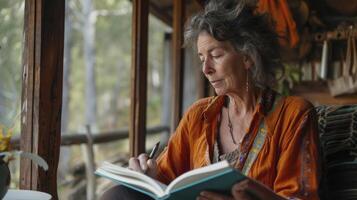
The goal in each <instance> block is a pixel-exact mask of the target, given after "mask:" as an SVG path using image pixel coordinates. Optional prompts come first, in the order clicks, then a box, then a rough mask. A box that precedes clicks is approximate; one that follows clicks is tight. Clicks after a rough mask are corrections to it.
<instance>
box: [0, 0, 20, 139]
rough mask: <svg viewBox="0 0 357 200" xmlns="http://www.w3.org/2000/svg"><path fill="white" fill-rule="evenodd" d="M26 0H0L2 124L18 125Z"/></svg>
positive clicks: (0, 96) (0, 116) (16, 130)
mask: <svg viewBox="0 0 357 200" xmlns="http://www.w3.org/2000/svg"><path fill="white" fill-rule="evenodd" d="M23 20H24V1H23V0H12V1H6V0H0V71H1V73H0V123H1V124H3V125H5V126H7V127H13V126H14V125H15V126H16V127H17V128H16V129H15V132H18V129H19V128H18V127H19V120H18V119H19V118H17V116H18V113H19V110H20V100H21V72H22V70H21V56H22V47H23V44H22V32H23V31H22V29H23Z"/></svg>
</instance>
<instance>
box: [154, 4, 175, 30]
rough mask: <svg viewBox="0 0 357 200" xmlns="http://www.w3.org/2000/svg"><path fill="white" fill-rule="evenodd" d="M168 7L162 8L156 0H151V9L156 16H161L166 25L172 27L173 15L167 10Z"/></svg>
mask: <svg viewBox="0 0 357 200" xmlns="http://www.w3.org/2000/svg"><path fill="white" fill-rule="evenodd" d="M165 10H166V9H162V8H160V7H159V6H157V5H156V4H155V3H154V2H150V6H149V11H150V13H152V14H153V15H154V16H155V17H157V18H159V19H160V20H161V21H163V22H164V23H165V24H166V25H168V26H170V27H172V17H171V16H170V15H169V14H168V13H167V12H166V11H165Z"/></svg>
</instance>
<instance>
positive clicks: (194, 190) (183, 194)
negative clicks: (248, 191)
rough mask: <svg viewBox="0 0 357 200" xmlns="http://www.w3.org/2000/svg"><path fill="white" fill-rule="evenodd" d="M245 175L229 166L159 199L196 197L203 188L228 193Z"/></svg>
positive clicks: (176, 199)
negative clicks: (225, 169)
mask: <svg viewBox="0 0 357 200" xmlns="http://www.w3.org/2000/svg"><path fill="white" fill-rule="evenodd" d="M245 178H246V177H245V176H244V175H243V174H242V173H241V172H239V171H237V170H235V169H233V168H229V169H227V171H224V172H221V173H219V174H216V175H213V176H210V177H207V178H204V179H202V180H200V181H197V182H194V183H191V184H189V185H186V186H184V187H181V188H178V189H176V190H173V191H171V192H170V194H169V195H167V196H165V197H163V198H159V199H160V200H161V199H162V200H164V199H168V200H182V199H186V200H189V199H196V197H197V196H199V194H200V192H202V191H204V190H208V191H213V192H219V193H222V194H227V195H230V193H231V188H232V186H233V185H234V184H235V183H237V182H240V181H242V180H244V179H245ZM156 199H157V198H156Z"/></svg>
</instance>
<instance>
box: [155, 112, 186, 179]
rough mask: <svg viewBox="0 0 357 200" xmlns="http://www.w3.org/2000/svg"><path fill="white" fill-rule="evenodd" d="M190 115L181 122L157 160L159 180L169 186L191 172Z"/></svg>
mask: <svg viewBox="0 0 357 200" xmlns="http://www.w3.org/2000/svg"><path fill="white" fill-rule="evenodd" d="M188 127H189V120H188V114H185V116H184V117H183V118H182V120H181V121H180V124H179V126H178V127H177V129H176V131H175V133H174V134H173V135H172V136H171V137H170V140H169V142H168V145H167V147H166V148H165V150H164V151H163V152H162V153H161V154H160V156H159V157H158V158H157V164H158V175H157V179H158V180H159V181H161V182H163V183H165V184H169V183H170V182H171V181H172V180H174V179H175V178H176V177H177V176H179V175H181V174H183V173H184V172H186V171H188V170H189V165H188V163H190V162H189V157H190V153H189V152H190V151H189V149H190V148H189V143H188V138H187V134H188Z"/></svg>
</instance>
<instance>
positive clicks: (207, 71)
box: [202, 58, 214, 75]
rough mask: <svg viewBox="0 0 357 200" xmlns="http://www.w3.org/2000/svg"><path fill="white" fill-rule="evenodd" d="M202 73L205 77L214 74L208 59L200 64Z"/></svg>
mask: <svg viewBox="0 0 357 200" xmlns="http://www.w3.org/2000/svg"><path fill="white" fill-rule="evenodd" d="M202 72H203V73H204V74H205V75H208V74H212V73H213V72H214V68H213V66H212V63H211V60H210V59H208V58H207V59H206V60H205V61H204V62H203V63H202Z"/></svg>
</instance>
